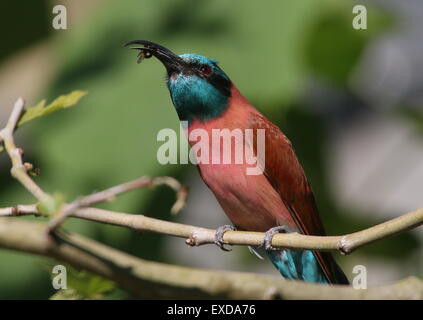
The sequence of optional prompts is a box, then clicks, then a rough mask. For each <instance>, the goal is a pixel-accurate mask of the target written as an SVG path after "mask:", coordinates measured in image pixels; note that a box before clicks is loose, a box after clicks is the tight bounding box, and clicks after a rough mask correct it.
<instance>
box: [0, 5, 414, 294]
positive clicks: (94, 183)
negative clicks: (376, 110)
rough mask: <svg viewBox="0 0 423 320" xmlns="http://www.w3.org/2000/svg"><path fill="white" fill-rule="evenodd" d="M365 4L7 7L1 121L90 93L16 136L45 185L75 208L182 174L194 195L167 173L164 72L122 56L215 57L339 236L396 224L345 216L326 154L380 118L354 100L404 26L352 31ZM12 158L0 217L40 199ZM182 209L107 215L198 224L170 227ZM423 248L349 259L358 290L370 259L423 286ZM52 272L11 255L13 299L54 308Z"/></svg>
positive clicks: (251, 262) (8, 273) (373, 20)
mask: <svg viewBox="0 0 423 320" xmlns="http://www.w3.org/2000/svg"><path fill="white" fill-rule="evenodd" d="M364 2H365V1H364ZM58 3H60V4H63V5H65V6H66V7H67V15H68V29H67V30H54V29H53V28H52V26H51V20H52V18H53V16H54V15H53V14H52V13H51V10H52V7H53V6H54V5H55V4H58ZM353 4H354V2H350V1H338V0H318V1H316V0H300V1H280V0H272V1H266V2H260V1H243V0H234V1H224V0H212V1H199V0H183V1H182V0H173V1H164V0H143V1H135V0H133V1H132V0H125V1H119V2H118V1H82V0H80V1H61V2H58V1H57V2H56V1H45V0H44V1H41V0H40V1H29V0H28V1H19V2H17V1H15V2H10V1H9V2H5V1H3V2H2V3H1V5H0V16H1V19H0V30H2V31H1V33H2V41H1V51H0V63H1V65H0V66H1V68H0V77H1V79H2V80H0V85H1V84H2V83H3V84H4V82H8V79H11V78H18V79H19V81H18V83H20V86H17V87H16V88H10V87H7V85H6V86H5V87H6V88H8V89H7V90H6V89H5V90H6V91H5V92H7V93H8V95H5V96H4V97H3V98H2V99H1V103H2V105H1V112H0V115H1V120H2V122H4V120H5V119H6V117H7V114H8V112H9V111H10V108H11V102H12V101H13V99H15V98H16V96H17V95H24V96H25V98H26V99H27V102H28V104H29V105H34V104H35V103H37V102H38V101H39V100H41V99H42V98H47V99H48V101H51V99H53V98H55V97H56V96H58V95H61V94H64V93H68V92H71V91H72V90H76V89H81V90H88V92H89V93H88V95H87V96H86V97H84V98H83V99H82V100H81V102H80V103H79V104H78V106H76V107H74V108H71V109H69V110H64V111H61V112H57V113H55V114H52V115H49V116H48V117H45V118H43V119H39V120H37V121H34V122H33V123H31V124H29V125H27V126H25V128H23V129H22V130H19V132H18V134H17V139H18V140H17V141H18V144H19V145H21V146H23V148H24V149H25V151H26V154H25V156H26V159H28V160H29V161H31V162H32V163H34V164H35V165H36V166H37V167H39V168H41V175H40V177H38V178H37V181H38V182H39V183H40V184H41V185H42V186H43V187H44V188H45V189H46V190H49V191H51V192H55V191H58V192H62V193H64V194H65V195H66V199H67V200H69V201H70V200H72V199H74V198H75V197H77V196H78V195H82V194H87V193H91V192H93V191H95V190H100V189H102V188H106V187H109V186H112V185H115V184H118V183H121V182H124V181H127V180H131V179H134V178H136V177H138V176H141V175H149V176H161V175H172V176H174V177H177V178H178V179H180V180H181V181H183V182H184V183H185V184H187V185H188V186H190V185H192V184H193V182H192V181H193V179H198V178H197V177H196V174H197V173H196V169H195V167H194V166H193V165H168V166H161V165H160V164H159V163H158V162H157V160H156V151H157V148H158V146H159V143H158V142H157V141H156V135H157V133H158V131H159V130H161V129H163V128H173V129H175V130H179V123H178V119H177V116H176V113H175V111H174V110H173V107H172V105H171V101H170V99H169V94H168V91H167V88H166V86H165V83H164V70H163V67H162V66H161V65H160V63H159V62H158V61H155V60H154V59H151V60H148V61H144V62H143V63H142V64H141V65H137V64H136V63H135V60H136V57H135V53H134V52H133V51H131V50H128V49H127V48H123V47H122V44H123V43H125V42H126V41H129V40H133V39H148V40H151V41H154V42H157V43H160V44H163V45H164V46H166V47H168V48H170V49H171V50H172V51H174V52H176V53H186V52H195V53H198V54H203V55H206V56H209V57H213V58H216V59H217V60H219V61H220V65H221V67H222V68H223V69H224V70H225V72H226V73H227V74H228V75H229V76H230V77H231V79H232V80H233V81H234V82H235V83H236V84H237V86H238V88H239V89H240V90H241V92H243V93H244V95H245V96H246V97H248V99H249V100H250V101H251V102H253V104H254V105H256V106H257V107H258V108H259V109H260V110H261V111H262V112H263V113H264V114H265V115H266V116H268V117H269V119H271V120H272V121H273V122H275V123H277V124H278V125H279V126H280V127H281V128H282V129H283V130H284V132H285V133H286V134H287V135H288V136H289V137H290V139H291V140H292V141H293V143H294V146H295V147H296V151H297V153H298V156H299V158H300V160H301V161H302V163H303V166H304V168H305V171H306V173H307V175H308V177H309V180H310V181H311V184H312V186H313V189H314V191H315V193H316V197H317V200H318V205H319V208H320V211H321V215H322V218H323V220H324V223H325V225H326V227H327V231H328V233H329V234H343V233H348V232H353V231H357V230H359V229H361V228H365V227H368V226H371V225H373V224H376V223H378V222H381V221H383V220H384V218H383V217H382V218H381V217H380V216H374V215H373V212H371V211H369V212H361V213H360V214H359V215H357V214H356V213H357V209H356V208H348V207H345V206H342V205H340V203H339V201H338V199H337V198H336V195H335V194H334V193H333V192H332V187H331V182H330V179H329V177H328V165H327V163H328V162H327V160H328V159H330V157H331V154H330V153H329V152H328V150H327V141H328V137H329V136H330V134H331V126H332V125H333V121H334V120H333V119H334V117H335V118H336V117H337V116H340V117H349V116H351V117H353V116H354V115H355V114H357V113H360V112H363V110H366V109H371V106H369V105H367V104H366V103H363V102H362V101H361V100H360V98H358V97H357V96H356V95H355V93H353V92H352V91H351V89H350V86H349V80H350V77H351V74H352V73H353V71H354V70H355V68H356V66H357V64H358V62H359V61H360V59H361V57H362V54H363V52H364V50H365V49H366V47H367V46H368V45H369V43H371V41H374V39H377V37H379V36H381V35H383V34H384V33H385V32H388V31H389V30H390V28H392V26H393V25H395V23H396V18H395V12H388V11H386V10H385V9H382V8H381V7H380V6H377V5H375V4H373V3H370V4H369V5H367V10H368V12H367V15H368V17H369V20H368V29H367V30H365V31H357V30H354V29H353V28H352V27H351V21H352V18H353V15H352V12H351V11H352V7H353ZM18 16H19V18H17V17H18ZM26 66H27V67H26ZM22 69H25V70H22ZM19 70H20V71H19ZM311 80H313V82H317V83H324V84H325V86H327V87H329V88H331V92H332V94H333V95H334V96H339V95H342V96H343V97H345V99H344V100H343V102H345V104H342V105H338V108H337V110H336V111H334V112H329V111H327V112H317V111H316V109H315V108H313V106H315V105H316V104H317V105H319V104H324V103H325V101H319V100H318V99H317V100H315V99H312V101H310V99H306V97H307V88H308V86H309V84H310V81H311ZM2 81H3V82H2ZM0 87H1V86H0ZM0 92H1V91H0ZM3 92H4V91H3ZM15 92H16V95H12V94H11V93H15ZM384 112H385V111H384ZM386 112H387V113H392V111H386ZM418 114H420V113H418ZM416 117H417V116H416ZM416 117H414V116H411V119H412V120H413V121H414V119H415V118H416ZM410 123H411V122H410ZM1 157H2V158H1V160H0V161H1V162H0V169H1V177H2V178H1V182H0V206H1V207H5V206H9V205H13V204H16V203H31V202H32V201H33V199H32V198H31V196H30V195H28V194H27V193H26V192H25V191H24V190H23V188H22V187H21V186H20V185H19V184H18V183H16V182H15V181H13V180H12V179H11V178H10V176H9V173H8V170H9V163H8V161H7V158H6V157H5V155H4V154H3V155H1ZM205 192H207V191H205ZM199 199H206V200H201V201H205V202H208V201H213V200H209V199H212V197H211V196H210V195H209V194H207V196H206V197H205V198H204V197H203V196H201V197H200V196H199V195H197V194H196V193H195V190H194V192H193V193H191V197H190V198H189V206H190V205H191V208H192V207H195V202H196V201H197V202H198V201H200V200H199ZM173 201H174V194H173V192H172V191H170V190H168V189H167V188H165V187H163V188H156V189H154V190H148V189H146V190H139V191H135V192H131V193H130V194H127V195H124V196H121V197H119V198H118V199H117V200H116V201H114V202H112V203H109V204H107V205H104V206H103V207H106V208H110V209H113V210H119V211H124V212H131V213H142V214H145V215H149V216H153V217H156V218H160V219H168V220H175V221H182V222H187V223H193V224H194V222H193V221H192V220H191V219H189V215H188V214H186V213H185V212H182V213H181V214H180V215H178V216H176V217H173V216H171V215H170V214H169V208H170V207H171V205H172V203H173ZM193 203H194V204H193ZM201 204H202V205H203V208H205V209H204V210H202V211H203V212H201V210H199V211H197V212H196V213H195V215H196V216H198V217H199V218H197V219H198V220H196V221H195V222H197V221H198V223H197V224H198V225H200V224H202V223H201V221H207V218H206V215H213V214H216V213H214V212H212V210H211V209H207V203H201ZM187 210H189V208H188V209H187ZM401 213H403V212H397V213H396V214H401ZM202 216H204V217H205V218H204V219H202V218H201V217H202ZM20 219H21V218H20ZM28 219H31V218H28ZM217 225H218V224H215V225H204V226H205V227H216V226H217ZM66 228H67V229H69V230H73V231H77V232H79V233H81V234H84V235H86V236H88V237H91V238H95V239H97V240H99V241H101V242H103V243H106V244H109V245H111V246H113V247H116V248H119V249H121V250H124V251H126V252H129V253H131V254H133V255H136V256H139V257H142V258H146V259H153V260H156V261H163V262H167V263H181V264H185V265H191V263H190V258H189V255H188V256H187V257H188V260H184V261H183V262H181V261H180V260H178V259H177V258H176V257H175V255H173V256H172V255H170V254H169V245H172V243H174V242H179V243H181V245H183V240H180V239H173V238H172V239H168V237H165V236H161V235H155V234H138V233H134V232H131V231H129V230H125V229H123V228H117V227H112V226H106V225H100V224H96V223H92V222H88V221H80V220H70V221H68V222H67V223H66ZM421 242H422V240H421V237H418V235H417V234H413V233H406V234H402V235H399V236H396V237H393V238H391V239H388V240H386V241H383V242H380V243H378V244H375V245H372V246H369V247H367V248H364V249H361V250H359V251H358V252H356V253H354V254H353V255H351V256H348V257H342V258H340V259H338V260H339V262H340V264H341V266H343V267H344V268H345V269H346V272H347V274H349V277H350V278H351V272H350V270H351V268H352V266H353V265H354V264H363V265H366V262H367V261H369V259H378V261H383V263H382V264H381V265H392V266H395V268H397V271H398V272H397V273H396V274H395V276H397V277H398V279H400V278H401V277H404V276H406V275H413V274H414V275H420V276H421V275H422V273H421V270H422V263H421V244H422V243H421ZM181 250H183V249H181ZM190 250H191V251H189V252H190V253H191V254H192V255H193V256H195V257H196V258H197V261H198V257H199V256H200V257H201V256H202V255H207V254H208V252H211V251H213V254H217V255H218V256H219V257H220V259H221V260H218V261H220V262H221V264H219V265H220V268H221V269H224V268H225V262H224V259H227V257H228V254H223V253H220V252H219V251H218V250H217V249H215V248H207V249H204V250H203V249H202V248H201V249H190ZM210 254H211V253H210ZM231 257H232V259H234V260H233V261H235V262H234V263H233V264H231V268H232V269H239V270H250V271H251V270H258V272H266V273H267V272H269V273H273V272H274V271H273V270H272V271H270V269H271V268H272V267H271V266H268V265H267V264H266V263H262V262H260V261H258V260H257V259H256V258H255V257H254V256H252V255H250V254H249V253H248V250H245V249H244V248H241V249H238V248H237V249H236V250H234V252H233V253H231ZM416 257H417V258H416ZM337 258H338V256H337ZM44 263H45V261H44V259H43V258H41V257H34V256H30V255H26V254H21V253H15V252H10V251H5V250H0V298H3V299H4V298H48V297H50V296H51V295H52V294H53V293H54V289H53V288H52V286H51V282H50V279H49V278H50V275H49V273H48V272H46V271H45V269H44V268H42V267H41V266H40V265H43V264H44ZM49 263H50V262H49ZM193 264H194V265H195V264H196V263H193ZM259 264H260V265H259ZM263 264H264V266H263ZM258 265H259V266H258ZM269 265H270V264H269ZM405 265H406V266H408V267H406V268H404V266H405ZM203 266H204V267H206V266H207V264H205V265H203ZM381 268H382V269H383V267H381ZM273 274H276V273H273ZM391 280H396V279H395V278H394V279H391ZM380 284H382V283H380Z"/></svg>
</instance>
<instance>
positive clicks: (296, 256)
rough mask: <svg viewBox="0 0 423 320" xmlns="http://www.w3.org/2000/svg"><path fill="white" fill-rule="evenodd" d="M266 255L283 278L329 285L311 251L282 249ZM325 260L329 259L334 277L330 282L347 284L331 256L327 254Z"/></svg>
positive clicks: (345, 278)
mask: <svg viewBox="0 0 423 320" xmlns="http://www.w3.org/2000/svg"><path fill="white" fill-rule="evenodd" d="M267 255H268V257H269V259H270V261H272V263H273V265H274V266H275V267H276V269H278V270H279V272H280V273H281V274H282V276H283V277H284V278H287V279H292V280H303V281H306V282H316V283H326V284H329V281H328V279H326V276H325V274H324V272H323V270H322V268H321V267H320V265H319V263H318V261H317V259H316V257H315V255H314V254H313V251H310V250H302V251H299V250H287V249H282V250H274V251H268V252H267ZM327 258H328V259H330V263H331V265H332V268H331V269H332V270H333V275H334V276H333V278H334V279H335V281H331V282H332V283H336V284H348V279H347V277H346V276H345V274H344V273H343V272H342V270H341V268H339V266H338V265H337V264H336V262H335V260H334V259H333V258H332V256H331V255H330V254H328V256H327Z"/></svg>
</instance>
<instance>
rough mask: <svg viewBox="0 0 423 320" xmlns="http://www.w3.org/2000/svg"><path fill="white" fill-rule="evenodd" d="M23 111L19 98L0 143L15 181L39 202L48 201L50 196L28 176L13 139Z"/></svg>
mask: <svg viewBox="0 0 423 320" xmlns="http://www.w3.org/2000/svg"><path fill="white" fill-rule="evenodd" d="M23 111H24V100H23V99H22V98H19V99H18V100H17V101H16V102H15V105H14V106H13V110H12V114H11V115H10V118H9V120H8V122H7V124H6V127H4V128H3V129H2V130H1V131H0V141H3V143H4V147H5V149H6V151H7V153H8V155H9V157H10V160H11V161H12V169H11V170H10V173H11V174H12V176H13V177H14V178H15V179H17V180H18V181H19V182H20V183H21V184H22V185H23V186H24V187H25V188H26V189H27V190H28V191H29V192H30V193H31V194H32V195H33V196H34V197H35V198H37V199H38V200H40V201H46V200H49V199H50V195H48V194H47V193H45V192H44V191H43V190H42V189H41V188H40V187H39V186H38V185H37V184H36V183H35V182H34V181H33V180H32V179H31V177H30V176H29V175H28V173H27V168H28V166H27V165H25V164H24V163H23V161H22V154H23V151H22V149H20V148H17V147H16V145H15V141H14V139H13V133H14V131H15V129H16V126H17V123H18V121H19V119H20V117H21V115H22V113H23Z"/></svg>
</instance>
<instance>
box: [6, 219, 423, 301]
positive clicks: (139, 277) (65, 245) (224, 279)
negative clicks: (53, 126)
mask: <svg viewBox="0 0 423 320" xmlns="http://www.w3.org/2000/svg"><path fill="white" fill-rule="evenodd" d="M45 228H46V226H45V224H44V223H37V222H29V221H25V220H19V219H15V218H4V219H0V247H1V248H6V249H11V250H19V251H23V252H29V253H33V254H38V255H43V256H48V257H51V258H55V259H58V260H60V261H63V262H65V263H69V264H71V265H72V266H74V267H76V268H81V269H85V270H88V271H91V272H94V273H96V274H98V275H100V276H103V277H105V278H107V279H111V280H113V281H115V282H116V283H117V284H118V285H119V286H121V287H122V288H124V289H126V290H128V291H129V292H131V293H132V294H133V295H135V296H136V297H140V298H163V299H180V298H181V297H184V298H186V299H190V298H192V299H279V298H281V299H423V282H422V281H421V280H419V279H417V278H414V277H409V278H407V279H404V280H402V281H399V282H397V283H395V284H392V285H388V286H383V287H376V288H371V289H367V290H356V289H353V288H352V287H347V286H327V285H318V284H312V283H305V282H302V281H290V280H283V279H281V278H279V277H271V276H262V275H257V274H252V273H242V272H227V271H214V270H207V269H196V268H189V267H182V266H174V265H168V264H163V263H156V262H151V261H146V260H143V259H139V258H136V257H134V256H131V255H129V254H126V253H123V252H121V251H118V250H116V249H114V248H111V247H108V246H105V245H103V244H100V243H98V242H96V241H93V240H90V239H87V238H85V237H82V236H80V235H77V234H73V233H66V234H65V233H63V232H57V234H56V236H55V237H54V238H53V237H45V236H44V232H43V230H45Z"/></svg>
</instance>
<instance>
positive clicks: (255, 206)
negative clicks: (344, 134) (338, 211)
mask: <svg viewBox="0 0 423 320" xmlns="http://www.w3.org/2000/svg"><path fill="white" fill-rule="evenodd" d="M124 45H125V46H130V47H131V48H132V49H136V50H138V61H137V62H138V63H140V62H141V61H143V60H144V59H145V58H151V57H153V56H154V57H155V58H157V59H158V60H159V61H160V62H161V63H162V64H163V65H164V67H165V69H166V83H167V87H168V90H169V93H170V97H171V100H172V102H173V105H174V108H175V110H176V113H177V115H178V117H179V119H180V120H181V121H186V122H187V123H188V126H187V128H186V132H187V135H188V136H189V135H190V133H193V132H195V130H203V131H204V132H206V133H208V134H210V136H212V134H213V130H216V129H229V130H241V132H242V134H243V135H245V132H247V130H252V132H253V133H254V136H255V137H256V136H257V132H258V131H259V130H262V132H264V141H265V143H264V147H265V148H264V150H265V151H264V153H263V155H264V156H263V157H262V159H264V160H263V162H264V163H262V164H261V167H262V172H260V173H259V174H247V172H246V168H247V167H249V166H250V164H248V163H245V162H244V163H234V161H229V163H219V162H218V161H217V162H216V163H214V162H213V161H203V162H199V163H198V164H197V168H198V171H199V173H200V176H201V178H202V179H203V181H204V183H205V184H206V185H207V186H208V187H209V188H210V190H211V191H212V192H213V194H214V195H215V197H216V199H217V201H218V202H219V204H220V206H221V207H222V209H223V211H224V212H225V214H226V215H227V217H228V218H229V220H230V221H231V223H232V224H233V225H225V226H221V227H219V228H218V229H217V232H216V241H215V243H216V244H217V245H219V247H221V248H222V249H224V250H227V249H226V248H225V247H224V246H223V244H224V242H223V234H224V233H225V232H227V231H228V230H234V229H236V230H245V231H256V232H265V237H264V242H263V248H264V249H265V250H264V252H265V253H266V254H267V256H268V258H269V260H270V261H271V262H272V263H273V265H274V266H275V267H276V268H277V270H278V271H279V272H280V274H281V275H282V276H283V278H285V279H290V280H302V281H305V282H313V283H321V284H328V285H332V284H344V285H347V284H349V282H348V279H347V277H346V275H345V274H344V272H343V271H342V270H341V268H340V267H339V266H338V265H337V263H336V262H335V260H334V258H333V256H332V255H331V254H330V253H329V252H322V251H311V250H293V249H286V248H274V247H272V245H271V240H272V238H273V236H274V235H275V234H277V233H280V232H283V233H288V232H297V233H301V234H305V235H317V236H324V235H326V233H325V229H324V227H323V224H322V221H321V219H320V216H319V212H318V208H317V205H316V200H315V197H314V194H313V191H312V189H311V186H310V184H309V182H308V180H307V178H306V175H305V172H304V170H303V168H302V166H301V164H300V162H299V160H298V158H297V156H296V154H295V151H294V148H293V145H292V143H291V142H290V140H289V139H288V138H287V137H286V136H285V134H284V133H283V132H282V131H281V130H280V128H279V127H278V126H276V125H275V124H273V123H272V122H271V121H270V120H268V119H267V118H266V117H265V116H264V115H263V114H262V113H261V112H259V110H258V109H256V108H255V107H254V106H253V105H252V104H251V103H250V102H249V101H248V100H247V98H245V97H244V96H243V95H242V94H241V92H240V91H239V90H238V88H237V87H236V85H235V84H234V83H233V82H232V81H231V80H230V78H229V77H228V76H227V74H226V73H225V72H224V71H223V70H222V69H221V68H220V66H219V65H218V61H216V60H214V59H211V58H207V57H205V56H202V55H198V54H194V53H189V54H181V55H177V54H175V53H173V52H172V51H170V50H169V49H167V48H166V47H164V46H162V45H159V44H157V43H154V42H151V41H147V40H133V41H129V42H127V43H125V44H124ZM243 138H244V136H243ZM254 141H255V140H253V143H249V144H248V143H246V144H245V148H248V149H249V150H248V151H250V152H251V153H252V154H255V155H257V154H258V150H257V149H258V148H257V146H258V140H257V143H256V145H255V144H254ZM250 142H251V139H250ZM189 143H190V144H191V146H193V143H194V142H192V141H189ZM208 143H209V144H211V143H210V141H209V142H208ZM210 148H211V151H212V152H214V151H219V150H216V149H214V148H220V151H222V149H221V146H217V147H216V146H210ZM255 249H257V250H255V251H258V248H255ZM253 250H254V248H253ZM262 251H263V250H262Z"/></svg>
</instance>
